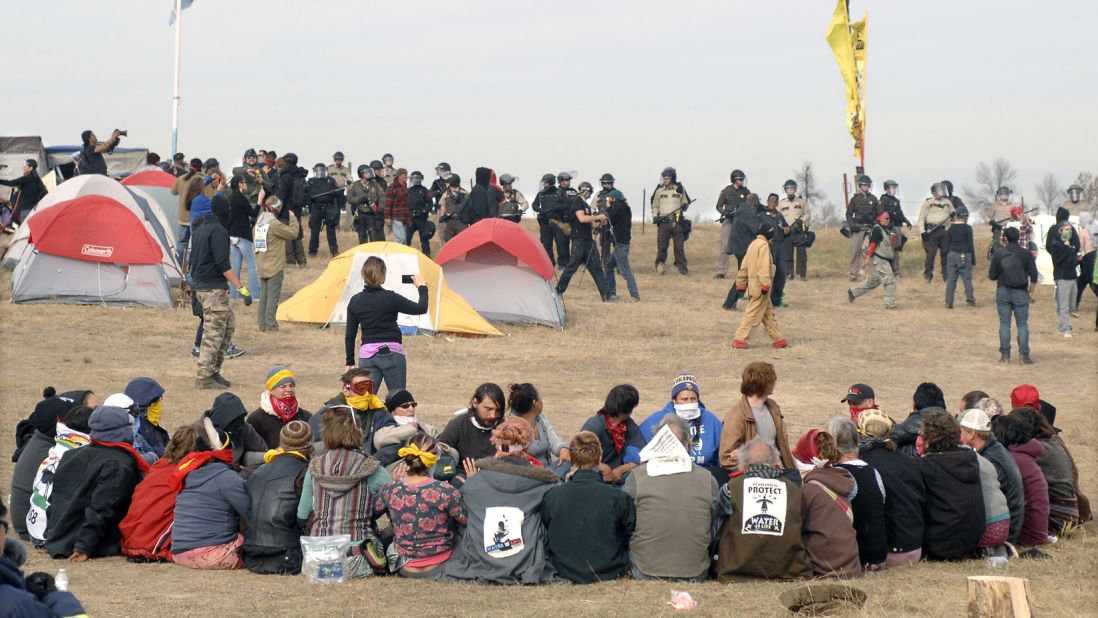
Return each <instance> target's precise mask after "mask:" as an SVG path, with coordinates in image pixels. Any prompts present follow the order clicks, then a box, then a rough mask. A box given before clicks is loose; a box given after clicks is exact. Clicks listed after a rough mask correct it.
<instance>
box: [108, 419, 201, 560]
mask: <svg viewBox="0 0 1098 618" xmlns="http://www.w3.org/2000/svg"><path fill="white" fill-rule="evenodd" d="M203 435H205V429H204V428H203V427H202V425H200V424H198V423H191V424H190V425H183V426H182V427H180V428H179V429H176V430H175V431H174V432H173V433H172V438H171V440H169V441H168V447H167V448H166V449H164V456H163V457H161V458H160V459H158V460H157V461H156V463H155V464H153V466H152V469H151V470H149V473H148V474H146V475H145V478H144V480H142V481H141V482H140V483H138V484H137V487H135V488H134V490H133V501H132V502H130V509H129V511H128V512H127V513H126V516H125V517H124V518H123V519H122V522H121V523H119V524H118V529H119V530H120V531H121V532H122V555H124V556H126V557H127V559H129V561H130V562H171V561H172V521H173V520H174V518H175V500H176V497H177V496H178V495H179V491H180V490H181V489H182V486H181V485H180V484H179V483H178V482H177V481H176V479H175V478H174V477H175V474H176V470H177V469H178V468H179V467H180V466H188V467H189V465H191V464H192V463H193V462H191V461H190V459H189V458H190V457H191V455H192V454H194V453H196V452H197V451H198V443H199V440H200V439H201V438H202V436H203Z"/></svg>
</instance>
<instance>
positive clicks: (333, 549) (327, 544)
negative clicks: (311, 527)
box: [301, 534, 351, 584]
mask: <svg viewBox="0 0 1098 618" xmlns="http://www.w3.org/2000/svg"><path fill="white" fill-rule="evenodd" d="M350 546H351V535H349V534H339V535H336V536H303V537H301V553H302V555H303V557H302V564H301V572H302V574H304V575H305V580H306V581H308V582H309V583H313V584H342V583H343V582H345V581H347V579H348V577H347V570H348V567H347V549H348V548H349V547H350Z"/></svg>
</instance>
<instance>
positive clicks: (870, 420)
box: [858, 410, 895, 438]
mask: <svg viewBox="0 0 1098 618" xmlns="http://www.w3.org/2000/svg"><path fill="white" fill-rule="evenodd" d="M894 425H895V423H893V422H892V419H890V418H888V415H887V414H885V413H884V412H881V411H880V410H865V411H863V412H862V413H861V414H859V415H858V435H860V436H863V437H866V438H881V437H884V436H887V435H888V434H890V433H892V428H893V426H894Z"/></svg>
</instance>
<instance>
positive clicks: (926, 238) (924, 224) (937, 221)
mask: <svg viewBox="0 0 1098 618" xmlns="http://www.w3.org/2000/svg"><path fill="white" fill-rule="evenodd" d="M953 210H954V208H953V201H952V200H950V199H949V198H948V197H934V196H931V197H928V198H926V201H925V202H923V207H922V208H920V209H919V220H918V224H917V226H918V228H919V234H920V235H921V236H922V237H923V250H924V251H926V261H925V262H924V263H923V278H924V279H926V280H927V281H931V280H932V279H934V254H935V253H938V252H939V251H940V252H941V254H942V255H941V263H942V279H943V280H944V279H945V270H946V256H947V255H948V254H949V235H948V234H947V233H946V230H948V229H949V224H950V222H951V221H952V220H953Z"/></svg>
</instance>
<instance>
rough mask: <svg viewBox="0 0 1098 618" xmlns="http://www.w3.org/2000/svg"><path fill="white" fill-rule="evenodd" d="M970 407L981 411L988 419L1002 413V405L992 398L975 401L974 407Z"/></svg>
mask: <svg viewBox="0 0 1098 618" xmlns="http://www.w3.org/2000/svg"><path fill="white" fill-rule="evenodd" d="M972 407H974V408H976V409H978V410H983V411H984V414H987V417H988V418H995V417H996V416H998V415H1000V414H1002V413H1003V404H1001V403H999V400H998V399H995V398H993V397H985V398H983V399H981V400H979V401H977V402H976V405H975V406H972Z"/></svg>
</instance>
